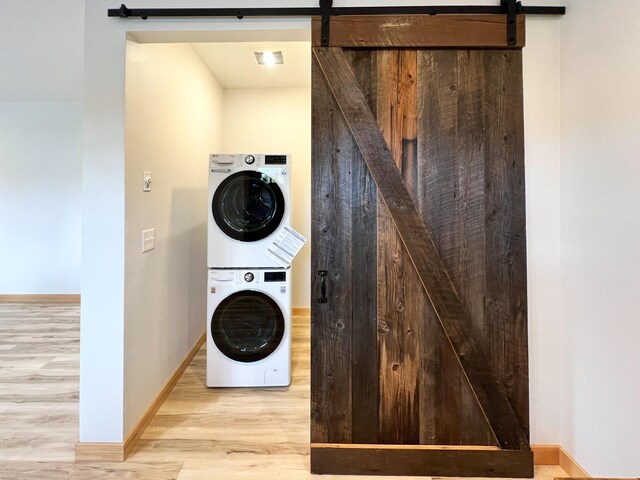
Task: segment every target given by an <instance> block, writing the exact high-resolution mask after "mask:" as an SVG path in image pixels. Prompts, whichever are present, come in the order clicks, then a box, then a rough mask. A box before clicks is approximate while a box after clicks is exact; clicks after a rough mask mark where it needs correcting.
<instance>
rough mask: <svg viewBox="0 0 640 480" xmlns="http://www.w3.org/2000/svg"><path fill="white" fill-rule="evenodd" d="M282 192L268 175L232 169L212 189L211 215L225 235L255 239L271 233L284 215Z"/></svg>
mask: <svg viewBox="0 0 640 480" xmlns="http://www.w3.org/2000/svg"><path fill="white" fill-rule="evenodd" d="M284 209H285V205H284V196H283V194H282V190H281V189H280V187H279V186H278V184H277V183H276V182H275V181H274V180H273V179H272V178H271V177H269V175H266V174H264V173H260V172H255V171H245V172H238V173H234V174H233V175H231V176H229V177H228V178H226V179H225V180H224V181H223V182H222V183H221V184H220V186H219V187H218V188H217V189H216V191H215V194H214V195H213V201H212V203H211V211H212V213H213V218H214V220H215V221H216V224H217V225H218V227H220V229H221V230H222V231H223V232H224V233H225V234H226V235H228V236H229V237H231V238H233V239H235V240H240V241H242V242H255V241H257V240H262V239H263V238H266V237H268V236H269V235H271V234H272V233H273V232H274V231H275V230H276V229H277V228H278V225H280V222H281V221H282V217H283V216H284Z"/></svg>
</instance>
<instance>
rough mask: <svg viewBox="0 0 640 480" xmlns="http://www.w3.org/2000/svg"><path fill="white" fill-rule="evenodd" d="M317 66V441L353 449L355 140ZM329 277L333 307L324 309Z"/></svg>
mask: <svg viewBox="0 0 640 480" xmlns="http://www.w3.org/2000/svg"><path fill="white" fill-rule="evenodd" d="M318 68H319V67H318V65H317V63H316V61H315V59H314V61H313V65H312V69H313V74H312V78H313V87H312V117H313V122H312V203H311V210H312V212H313V217H312V228H311V232H312V235H311V248H312V252H311V258H312V259H311V262H312V282H311V288H312V292H311V441H312V442H337V443H350V442H351V441H352V439H351V431H352V421H351V412H352V395H351V373H352V366H351V341H352V338H351V333H352V332H351V328H352V325H351V312H352V308H353V303H352V288H351V287H352V271H353V265H352V257H351V255H352V250H351V236H352V212H351V200H352V199H351V190H352V181H353V180H352V177H351V157H352V155H353V152H354V144H353V139H352V137H351V135H350V133H349V130H348V128H347V125H346V123H345V122H344V119H343V118H342V116H341V114H340V111H339V109H338V108H337V107H336V105H335V103H334V102H335V101H334V99H333V97H332V95H331V92H330V91H329V89H328V87H327V86H326V84H325V81H324V78H323V77H322V73H321V72H320V71H319V70H318ZM318 270H327V271H328V275H327V279H326V280H327V297H328V298H329V302H328V303H323V304H321V303H318V301H317V299H318V297H319V296H320V278H319V276H318V275H317V271H318Z"/></svg>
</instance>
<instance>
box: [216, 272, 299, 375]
mask: <svg viewBox="0 0 640 480" xmlns="http://www.w3.org/2000/svg"><path fill="white" fill-rule="evenodd" d="M207 312H208V315H207V318H208V322H207V386H208V387H276V386H287V385H289V384H290V383H291V271H290V270H276V269H273V270H259V269H252V270H248V269H242V270H232V269H227V270H217V269H211V270H209V293H208V302H207Z"/></svg>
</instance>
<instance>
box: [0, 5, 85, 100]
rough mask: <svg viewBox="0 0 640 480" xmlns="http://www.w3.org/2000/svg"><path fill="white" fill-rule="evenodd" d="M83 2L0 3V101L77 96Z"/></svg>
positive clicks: (73, 98) (57, 98) (70, 97)
mask: <svg viewBox="0 0 640 480" xmlns="http://www.w3.org/2000/svg"><path fill="white" fill-rule="evenodd" d="M84 3H85V2H84V1H83V0H55V1H53V2H52V1H51V0H21V1H19V2H13V1H2V2H0V5H1V6H2V15H0V45H2V48H0V102H1V101H37V100H41V101H58V102H60V101H76V100H79V99H80V98H81V96H82V70H83V61H82V52H83V49H84V41H83V40H84V37H83V17H84Z"/></svg>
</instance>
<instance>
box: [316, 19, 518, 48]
mask: <svg viewBox="0 0 640 480" xmlns="http://www.w3.org/2000/svg"><path fill="white" fill-rule="evenodd" d="M517 22H518V25H517V28H518V41H517V44H516V45H514V46H510V45H509V44H508V42H507V17H506V15H364V16H359V15H341V16H334V17H331V34H330V38H329V46H330V47H390V48H402V47H412V48H430V47H435V48H476V49H487V48H515V49H521V48H522V47H524V45H525V18H524V16H523V15H518V19H517ZM320 23H321V19H320V17H314V18H313V19H312V21H311V32H312V33H311V43H312V45H313V46H314V47H319V46H321V41H320Z"/></svg>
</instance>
